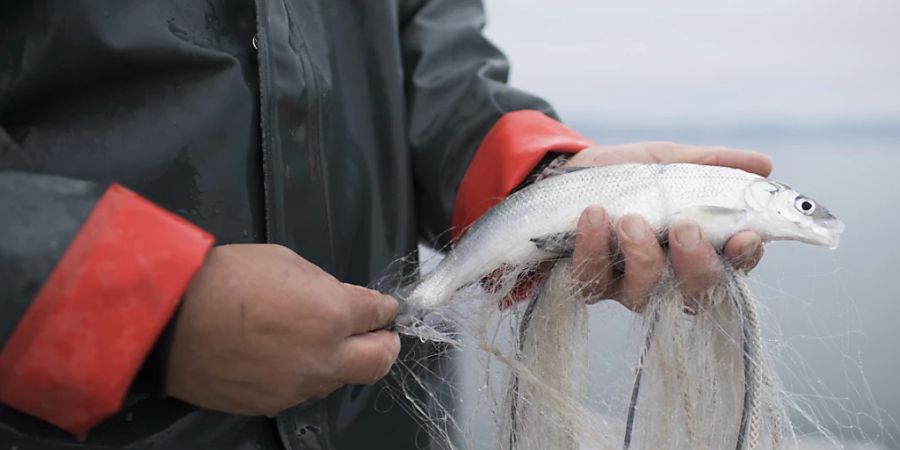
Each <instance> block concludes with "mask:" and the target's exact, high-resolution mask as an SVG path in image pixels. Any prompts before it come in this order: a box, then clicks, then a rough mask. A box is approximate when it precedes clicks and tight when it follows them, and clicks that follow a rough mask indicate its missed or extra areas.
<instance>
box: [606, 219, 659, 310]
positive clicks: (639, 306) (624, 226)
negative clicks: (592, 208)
mask: <svg viewBox="0 0 900 450" xmlns="http://www.w3.org/2000/svg"><path fill="white" fill-rule="evenodd" d="M616 236H617V237H618V239H619V247H620V249H621V251H622V257H623V259H624V261H625V274H624V275H623V276H622V282H621V298H620V299H619V300H620V301H621V302H622V304H623V305H625V307H627V308H629V309H631V310H634V311H642V310H643V309H644V307H645V306H647V296H648V295H649V294H650V292H651V291H652V290H653V288H654V287H655V286H656V283H657V282H658V281H659V277H660V275H662V271H663V267H664V264H665V256H664V254H663V250H662V247H660V246H659V242H657V240H656V235H655V234H654V233H653V230H652V229H651V228H650V226H649V225H647V222H646V221H644V219H643V218H642V217H640V216H637V215H633V214H630V215H626V216H623V217H622V218H621V219H620V220H619V222H618V223H617V224H616Z"/></svg>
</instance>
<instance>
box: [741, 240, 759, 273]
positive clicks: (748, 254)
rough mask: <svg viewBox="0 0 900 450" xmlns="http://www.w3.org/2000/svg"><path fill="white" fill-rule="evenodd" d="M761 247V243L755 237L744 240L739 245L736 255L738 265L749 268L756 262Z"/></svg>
mask: <svg viewBox="0 0 900 450" xmlns="http://www.w3.org/2000/svg"><path fill="white" fill-rule="evenodd" d="M761 247H762V243H761V242H760V241H758V240H756V239H751V240H749V241H747V242H744V245H742V246H741V253H740V255H739V256H738V266H740V267H741V268H744V269H749V268H751V267H752V266H753V265H754V264H755V263H756V258H757V257H758V255H759V251H760V249H761Z"/></svg>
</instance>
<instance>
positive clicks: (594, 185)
mask: <svg viewBox="0 0 900 450" xmlns="http://www.w3.org/2000/svg"><path fill="white" fill-rule="evenodd" d="M776 199H777V202H775V200H776ZM800 199H803V200H804V201H806V200H807V199H806V197H803V196H800V195H799V194H797V193H796V192H794V191H793V190H791V188H790V187H788V186H786V185H783V184H780V183H777V182H774V181H770V180H768V179H766V178H764V177H761V176H759V175H755V174H752V173H748V172H744V171H742V170H738V169H732V168H726V167H718V166H705V165H696V164H665V165H664V164H621V165H613V166H601V167H590V168H583V169H580V170H577V171H574V172H570V173H566V174H562V175H556V176H553V177H550V178H547V179H544V180H542V181H540V182H538V183H534V184H532V185H530V186H528V187H526V188H524V189H522V190H519V191H518V192H515V193H513V194H512V195H510V196H509V197H507V198H506V199H505V200H504V201H503V202H501V203H499V204H498V205H496V206H495V207H494V208H492V209H491V210H489V211H488V212H487V213H486V214H485V215H484V216H483V217H482V218H481V219H480V220H478V221H477V222H476V223H475V224H474V225H473V226H471V227H470V228H469V229H468V230H467V231H466V233H465V235H464V237H463V238H462V239H461V240H460V241H459V242H458V243H457V244H456V246H455V247H454V249H453V250H452V251H451V252H450V253H449V254H448V255H447V256H446V257H445V259H444V260H443V261H442V262H441V263H440V264H439V265H438V267H437V268H436V269H435V270H434V271H433V272H431V273H430V274H428V275H427V276H425V277H424V278H423V279H422V280H421V281H420V283H419V284H418V285H417V286H416V287H415V288H414V289H413V291H412V293H411V294H410V296H409V298H408V299H407V302H408V303H409V304H410V305H411V306H413V307H415V308H421V309H425V310H429V309H435V308H437V307H439V306H441V305H442V304H444V303H446V302H447V301H448V300H449V298H450V297H452V295H453V293H454V292H455V291H456V290H458V289H459V288H461V287H463V286H465V285H467V284H470V283H472V282H474V281H477V280H478V279H479V278H480V277H482V276H483V275H485V274H486V273H489V272H490V271H491V270H493V269H495V268H497V267H501V266H502V265H504V264H509V265H516V264H522V263H527V262H531V261H538V260H541V259H546V258H548V257H550V256H552V255H551V254H548V253H547V252H545V251H543V250H541V249H540V248H538V247H537V246H536V245H535V243H534V242H533V241H532V239H534V238H536V237H539V236H546V235H553V234H557V233H565V232H571V231H573V230H574V229H575V226H576V224H577V221H578V218H579V217H580V215H581V213H582V211H584V209H585V208H587V207H588V206H591V205H600V206H603V207H604V208H605V209H606V211H607V214H608V215H609V217H610V219H611V220H612V221H615V220H617V219H618V218H620V217H622V216H624V215H626V214H640V215H641V216H643V217H644V218H645V219H646V220H647V221H648V223H649V224H650V226H651V227H652V228H653V229H654V231H655V232H656V233H657V235H659V236H662V235H663V234H664V233H665V232H666V231H667V230H668V227H669V225H670V224H671V223H672V222H673V221H674V220H677V219H679V218H684V219H690V220H694V221H697V222H698V223H699V224H700V226H701V228H703V230H704V233H705V234H706V235H707V237H708V238H709V240H710V242H711V243H712V244H713V245H714V246H717V247H721V246H722V245H724V243H725V241H726V240H727V238H728V237H729V236H731V235H732V234H734V233H735V232H738V231H741V230H752V231H756V232H758V233H760V235H761V236H762V237H763V239H764V240H775V239H796V240H801V241H805V242H810V243H814V244H819V245H827V246H831V247H834V246H836V245H837V236H838V235H839V234H840V232H841V231H843V224H841V223H840V221H838V220H837V219H835V218H834V217H833V216H831V215H830V213H828V212H827V210H825V209H824V208H818V210H816V211H815V214H814V215H813V214H812V213H810V212H809V211H799V210H797V208H801V203H798V202H800V201H801V200H800ZM808 201H809V202H810V204H811V205H813V206H814V207H815V206H816V205H815V203H814V202H813V201H812V200H808ZM771 203H777V204H776V205H774V206H773V205H772V204H771ZM802 206H805V205H802ZM779 208H780V209H779ZM790 208H794V209H795V210H796V211H794V213H797V214H788V213H790V211H782V210H784V209H790ZM798 211H799V212H798ZM795 216H796V217H795ZM786 217H787V218H789V219H790V220H787V219H785V218H786ZM795 219H796V220H795ZM802 221H808V222H810V223H809V224H805V225H806V227H805V228H804V226H803V225H798V223H799V222H802ZM782 222H785V223H782ZM786 222H790V224H788V223H786ZM806 228H808V229H806Z"/></svg>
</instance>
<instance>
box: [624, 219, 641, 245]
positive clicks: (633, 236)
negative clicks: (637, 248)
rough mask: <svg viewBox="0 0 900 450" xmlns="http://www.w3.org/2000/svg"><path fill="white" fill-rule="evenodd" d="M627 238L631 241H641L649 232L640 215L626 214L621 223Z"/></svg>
mask: <svg viewBox="0 0 900 450" xmlns="http://www.w3.org/2000/svg"><path fill="white" fill-rule="evenodd" d="M620 228H621V230H622V233H624V234H625V238H627V239H628V240H631V241H639V240H641V239H643V238H644V236H646V234H647V226H646V225H644V221H643V219H641V218H640V217H639V216H625V217H623V218H622V224H621V225H620Z"/></svg>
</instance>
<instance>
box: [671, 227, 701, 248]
mask: <svg viewBox="0 0 900 450" xmlns="http://www.w3.org/2000/svg"><path fill="white" fill-rule="evenodd" d="M675 241H677V242H678V245H680V246H682V247H684V248H691V247H693V246H695V245H697V244H699V243H700V227H699V226H697V224H696V223H694V222H682V223H679V224H677V225H675Z"/></svg>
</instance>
